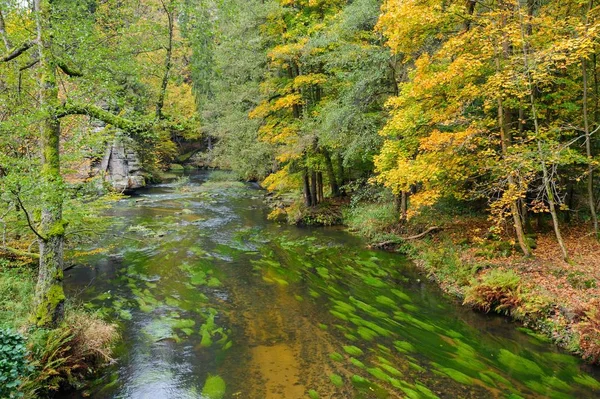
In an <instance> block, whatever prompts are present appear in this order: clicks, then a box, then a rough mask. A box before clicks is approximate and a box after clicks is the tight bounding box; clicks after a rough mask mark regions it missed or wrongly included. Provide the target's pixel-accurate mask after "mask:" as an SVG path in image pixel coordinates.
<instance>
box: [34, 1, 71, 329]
mask: <svg viewBox="0 0 600 399" xmlns="http://www.w3.org/2000/svg"><path fill="white" fill-rule="evenodd" d="M34 6H35V12H36V18H37V36H38V37H37V40H38V53H39V54H38V56H39V60H40V73H41V77H40V94H39V99H40V105H41V109H42V110H43V112H44V121H43V123H42V125H41V127H40V130H41V132H40V133H41V146H42V171H41V182H42V190H43V194H42V198H41V206H42V221H41V228H40V235H41V236H42V238H41V239H40V241H39V245H40V264H39V274H38V281H37V286H36V292H35V314H34V317H35V322H36V324H37V325H39V326H50V325H54V324H56V323H57V322H58V321H60V320H61V318H62V317H63V314H64V302H65V294H64V290H63V245H64V237H65V227H66V223H65V221H64V220H63V219H62V211H63V181H62V177H61V174H60V151H59V146H60V121H59V119H58V118H57V117H56V109H57V108H58V107H59V105H60V103H59V98H58V86H57V83H56V66H55V64H54V61H53V58H52V52H51V46H52V35H51V26H50V23H51V15H52V2H51V1H50V0H35V3H34Z"/></svg>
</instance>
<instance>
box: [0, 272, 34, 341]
mask: <svg viewBox="0 0 600 399" xmlns="http://www.w3.org/2000/svg"><path fill="white" fill-rule="evenodd" d="M34 289H35V280H34V274H33V272H32V271H30V270H29V269H25V268H8V267H1V266H0V328H11V329H13V330H18V329H19V328H20V327H22V326H23V325H25V324H26V322H27V319H28V316H29V313H30V311H31V307H32V302H33V292H34Z"/></svg>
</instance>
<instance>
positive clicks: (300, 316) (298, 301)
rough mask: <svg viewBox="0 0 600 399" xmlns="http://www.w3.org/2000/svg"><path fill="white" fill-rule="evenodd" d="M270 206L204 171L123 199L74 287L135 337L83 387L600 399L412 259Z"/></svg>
mask: <svg viewBox="0 0 600 399" xmlns="http://www.w3.org/2000/svg"><path fill="white" fill-rule="evenodd" d="M207 178H208V179H209V180H208V181H206V180H207ZM267 213H268V210H267V207H266V206H265V205H264V203H263V201H262V193H261V192H260V191H259V190H257V189H256V188H254V187H252V186H250V185H244V184H241V183H231V182H219V181H212V180H210V176H209V175H208V174H205V173H200V174H196V175H193V176H191V177H190V178H189V180H188V181H186V180H185V179H178V180H176V181H175V182H173V183H170V184H164V185H158V186H154V187H151V188H148V189H146V190H145V191H142V192H139V193H138V194H136V195H135V196H133V197H130V198H127V199H124V200H121V201H119V202H118V203H117V204H116V205H115V206H114V207H113V208H112V210H111V212H110V214H111V216H112V217H114V228H113V230H112V232H111V235H112V238H111V239H110V240H107V241H106V242H104V243H99V246H103V247H108V254H109V255H108V256H107V255H106V254H103V255H96V256H91V257H89V258H88V260H87V263H88V264H87V265H86V266H79V267H77V268H75V269H72V270H70V271H69V274H68V276H66V286H67V289H68V291H69V294H70V295H76V296H77V297H79V298H80V299H81V300H82V302H83V303H86V306H88V307H90V308H92V309H95V310H97V311H99V312H102V313H104V314H105V315H106V316H107V318H108V319H109V320H111V321H113V322H115V323H118V324H119V326H120V331H121V335H122V339H123V340H122V344H121V345H120V346H119V348H118V350H117V352H118V353H117V355H118V361H117V362H115V364H113V365H112V366H110V367H108V368H107V369H105V370H104V372H103V373H102V375H101V376H100V377H99V378H98V380H97V381H96V382H95V383H94V384H93V387H92V388H91V389H90V390H89V391H87V392H84V393H83V394H84V395H85V396H91V397H93V398H136V399H137V398H140V399H141V398H153V399H159V398H169V399H170V398H174V399H176V398H208V399H220V398H239V399H275V398H278V399H279V398H281V399H296V398H313V399H314V398H438V397H439V398H598V397H600V382H598V381H599V380H600V373H599V371H598V369H597V368H592V367H589V366H585V365H583V364H582V363H581V362H580V361H579V360H578V359H576V358H575V357H572V356H570V355H568V354H565V353H562V352H560V351H559V350H557V349H556V348H555V347H554V346H553V345H552V344H550V343H548V342H546V341H544V339H542V338H540V337H538V336H536V335H535V334H533V333H532V332H530V331H526V330H522V329H521V331H519V330H518V329H517V326H516V325H515V324H513V323H510V322H508V321H507V320H506V319H504V318H501V317H492V316H485V315H481V314H477V313H474V312H472V311H470V310H468V309H465V308H462V307H461V306H460V305H459V304H458V303H456V301H455V300H454V299H452V298H448V297H445V296H444V295H442V294H441V293H440V292H439V290H438V289H437V288H436V287H435V286H433V285H431V284H429V283H428V282H426V281H423V280H424V278H423V277H422V276H420V275H419V274H418V273H417V272H416V271H415V269H414V267H413V266H412V265H411V264H410V263H409V262H408V261H407V260H406V259H404V258H403V257H401V256H399V255H395V254H388V253H385V252H377V251H369V250H366V249H365V245H364V242H362V241H361V240H359V239H357V238H356V237H353V236H352V235H350V234H348V233H346V232H344V231H342V230H340V229H304V228H296V227H291V226H283V225H278V224H276V223H273V222H269V221H267V218H266V215H267ZM115 237H118V238H115Z"/></svg>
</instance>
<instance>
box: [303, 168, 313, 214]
mask: <svg viewBox="0 0 600 399" xmlns="http://www.w3.org/2000/svg"><path fill="white" fill-rule="evenodd" d="M302 180H303V182H304V204H305V205H306V206H312V195H311V192H310V183H309V181H308V170H307V169H304V173H303V174H302Z"/></svg>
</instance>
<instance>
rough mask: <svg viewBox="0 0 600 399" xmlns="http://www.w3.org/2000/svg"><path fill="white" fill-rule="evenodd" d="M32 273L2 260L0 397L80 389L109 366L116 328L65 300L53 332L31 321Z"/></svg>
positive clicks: (0, 274) (0, 282) (26, 396)
mask: <svg viewBox="0 0 600 399" xmlns="http://www.w3.org/2000/svg"><path fill="white" fill-rule="evenodd" d="M34 289H35V268H34V267H30V265H29V264H27V263H20V262H19V261H17V260H15V261H12V262H8V261H6V260H5V259H0V346H2V348H0V357H2V359H3V366H2V368H0V397H2V398H5V397H6V398H19V397H22V398H40V397H50V396H51V395H52V394H54V393H56V392H58V391H61V390H69V389H73V388H81V387H82V386H84V385H85V381H86V379H87V378H89V376H91V375H92V374H93V373H94V372H95V371H96V370H98V369H99V368H100V367H102V366H103V365H104V364H107V363H109V362H111V361H112V358H111V349H112V346H113V344H114V343H115V342H116V341H117V339H118V333H117V329H116V326H114V325H113V324H110V323H107V322H105V321H104V320H103V319H102V318H100V316H99V315H98V314H97V313H93V312H89V311H85V310H83V309H82V308H81V307H77V306H74V305H73V303H72V302H70V301H68V302H67V305H66V308H65V318H64V320H63V321H62V322H61V323H60V325H58V326H55V327H54V328H38V327H36V326H35V325H33V324H32V323H31V322H30V315H31V312H32V308H33V306H32V305H33V297H34Z"/></svg>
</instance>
